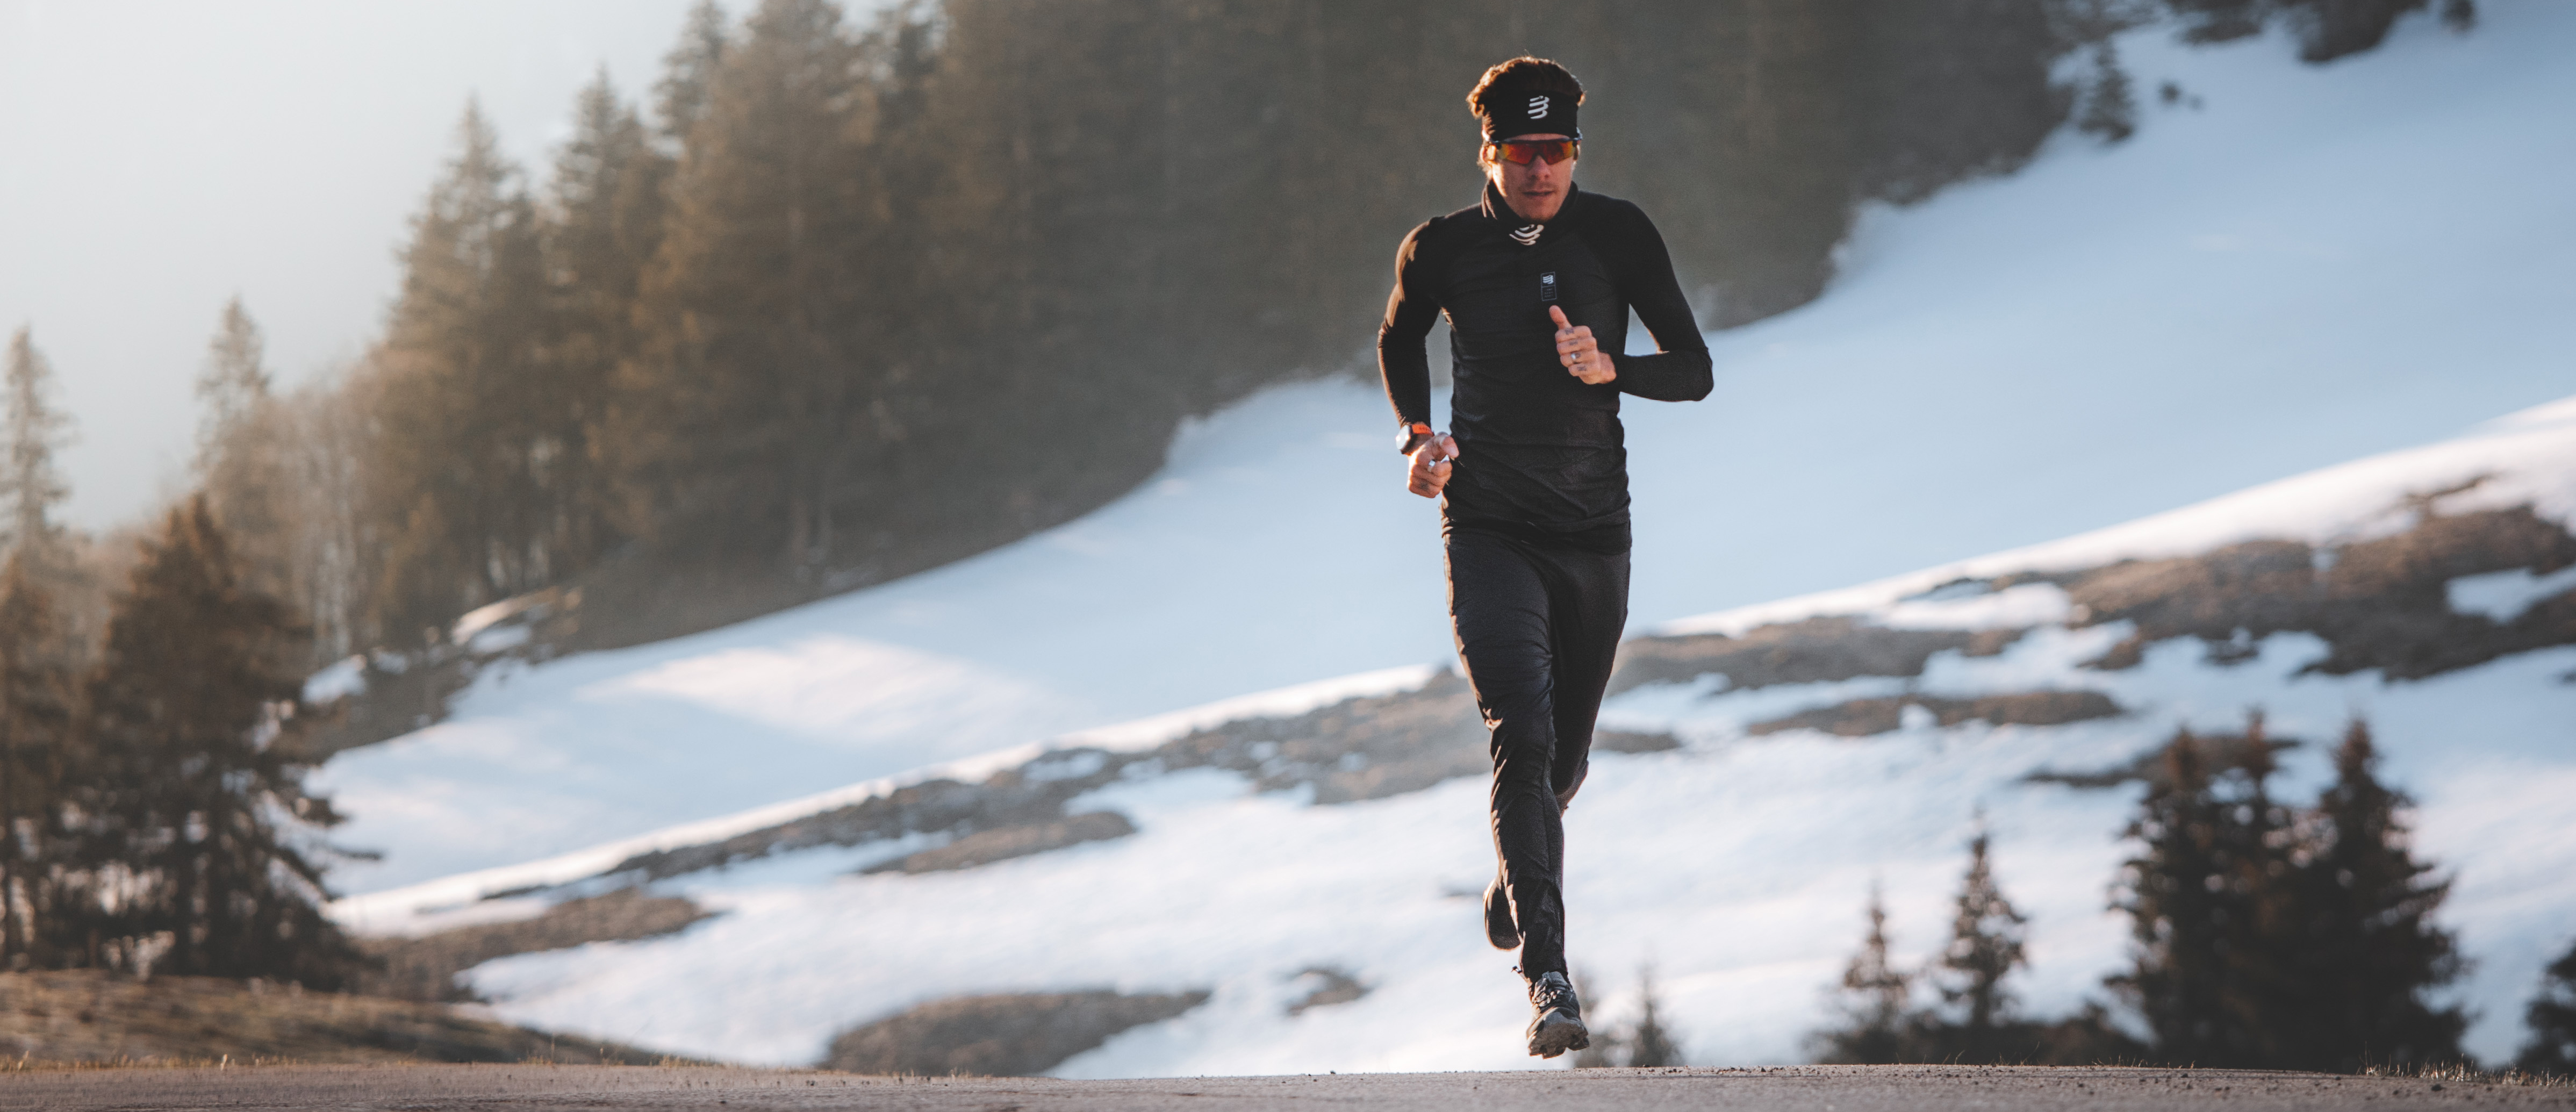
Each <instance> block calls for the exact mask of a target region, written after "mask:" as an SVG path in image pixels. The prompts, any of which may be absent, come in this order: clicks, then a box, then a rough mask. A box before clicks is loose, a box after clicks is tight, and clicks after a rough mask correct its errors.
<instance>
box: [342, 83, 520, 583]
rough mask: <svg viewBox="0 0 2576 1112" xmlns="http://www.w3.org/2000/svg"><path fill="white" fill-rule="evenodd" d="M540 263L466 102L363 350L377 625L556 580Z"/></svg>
mask: <svg viewBox="0 0 2576 1112" xmlns="http://www.w3.org/2000/svg"><path fill="white" fill-rule="evenodd" d="M544 265H545V264H544V256H543V252H542V248H541V241H540V228H539V226H538V222H537V215H536V205H535V202H534V201H533V200H531V199H530V197H529V196H528V193H527V191H526V189H525V188H524V187H523V185H522V184H521V181H520V172H519V169H518V167H517V166H515V165H513V164H512V163H511V162H510V161H509V160H508V159H506V158H504V157H503V156H502V154H501V150H500V139H499V136H498V135H496V134H495V133H494V132H493V130H492V128H491V126H490V125H489V124H488V123H487V122H485V120H484V118H483V114H482V111H481V110H480V109H479V108H478V107H476V106H474V105H472V104H468V105H467V106H466V110H465V116H464V119H463V120H462V122H460V123H459V124H458V127H457V154H456V157H455V159H454V160H453V161H451V162H450V163H449V164H448V168H447V173H446V175H445V176H444V177H443V178H442V180H441V181H440V182H439V183H438V185H437V186H436V187H435V188H434V189H432V190H431V192H430V197H429V202H428V204H427V205H426V206H424V208H423V210H422V212H421V213H420V215H419V216H418V217H416V218H415V219H414V221H413V228H412V241H411V244H410V246H409V247H408V248H407V249H406V250H405V252H404V255H403V288H402V295H401V297H400V299H399V300H397V301H396V303H395V306H394V312H393V319H392V321H391V324H390V326H389V328H388V329H387V334H386V337H385V340H384V344H383V346H382V348H381V349H380V350H379V351H378V352H377V353H376V356H375V363H376V366H375V369H374V370H375V375H376V377H377V379H378V381H377V383H376V384H375V389H374V395H375V397H374V401H375V403H376V416H375V426H374V427H375V430H376V431H375V434H374V436H373V440H372V443H371V445H370V447H371V449H372V455H373V458H372V460H371V462H370V465H369V467H368V468H367V471H368V475H369V477H370V485H371V486H372V487H373V488H374V489H373V491H372V492H371V494H370V495H369V498H368V501H369V502H370V503H371V504H372V506H373V507H374V508H375V510H376V513H377V515H378V521H377V529H378V530H379V535H380V536H381V537H382V538H383V540H382V541H381V542H380V543H382V544H383V545H384V547H385V548H386V549H387V550H389V551H392V552H397V553H400V554H401V555H402V556H403V559H402V560H400V561H399V562H388V563H387V564H386V565H385V567H384V570H383V578H382V579H381V581H380V582H379V584H378V587H377V591H376V594H377V597H376V599H375V610H376V614H377V619H378V620H377V623H376V624H377V625H378V626H379V627H380V628H384V629H387V630H396V631H408V630H412V629H420V628H429V627H439V626H443V625H445V624H446V622H447V620H448V619H450V618H453V617H454V616H455V615H457V614H458V613H461V612H463V611H465V610H467V609H470V608H472V607H475V606H480V605H482V604H484V603H487V602H491V601H494V600H496V599H501V598H507V597H509V596H512V595H516V594H521V593H524V592H526V591H529V590H532V589H535V588H537V587H541V586H545V585H547V584H548V583H551V582H553V581H554V580H555V578H556V577H557V576H558V575H559V574H561V573H562V572H564V571H566V570H568V567H567V565H568V564H569V563H571V560H570V559H569V555H570V554H568V553H567V552H566V551H565V550H564V546H563V544H562V541H561V536H562V533H561V530H560V529H559V528H558V526H559V525H561V524H562V523H561V521H560V520H559V518H558V515H557V514H556V512H555V510H556V498H555V491H554V489H553V487H554V484H555V482H556V480H557V479H558V478H559V477H560V476H559V472H558V471H557V469H556V468H555V467H554V464H555V462H556V461H557V460H558V459H559V458H560V457H561V455H562V453H563V452H564V450H565V445H563V444H562V443H560V441H559V440H558V439H557V438H556V435H555V433H556V432H557V431H558V430H556V429H554V428H552V427H550V421H549V417H550V416H551V415H550V414H549V413H548V412H547V406H546V404H545V401H546V398H547V396H548V395H549V394H550V393H552V392H553V389H552V388H553V382H552V378H551V372H552V371H553V370H554V368H553V367H551V366H550V365H549V364H548V363H547V361H546V359H545V349H546V342H547V339H548V327H549V325H550V323H551V321H550V317H549V314H548V312H547V303H548V299H547V297H546V281H545V269H544ZM422 529H429V530H433V531H431V532H421V531H419V530H422Z"/></svg>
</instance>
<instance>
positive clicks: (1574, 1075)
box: [0, 1065, 2576, 1112]
mask: <svg viewBox="0 0 2576 1112" xmlns="http://www.w3.org/2000/svg"><path fill="white" fill-rule="evenodd" d="M1211 1099H1213V1100H1214V1101H1216V1102H1221V1103H1215V1104H1212V1103H1211ZM1326 1106H1330V1107H1332V1108H1335V1109H1353V1108H1357V1109H1372V1108H1384V1109H1415V1108H1459V1107H1474V1108H1477V1109H1480V1110H1483V1109H1495V1110H1510V1109H1533V1110H1542V1109H1543V1110H1547V1112H1561V1110H1567V1109H1592V1108H1618V1109H1623V1110H1624V1109H1660V1108H1671V1109H1681V1108H1692V1109H1707V1108H1714V1109H1766V1110H1767V1109H1796V1110H1814V1112H1882V1110H1884V1112H1900V1110H1903V1112H1913V1110H1918V1109H1952V1108H1955V1109H1969V1108H1977V1109H1987V1110H1994V1112H2013V1110H2016V1109H2059V1108H2081V1109H2085V1110H2087V1112H2094V1110H2100V1112H2116V1110H2128V1109H2140V1110H2144V1109H2188V1108H2201V1107H2209V1108H2219V1107H2224V1108H2227V1109H2229V1110H2231V1112H2257V1110H2271V1109H2301V1110H2305V1109H2354V1108H2367V1109H2370V1110H2372V1112H2395V1110H2401V1109H2410V1108H2469V1107H2476V1108H2508V1109H2519V1108H2534V1109H2576V1086H2570V1085H2563V1084H2562V1085H2556V1086H2547V1087H2542V1086H2514V1085H2498V1084H2491V1083H2483V1082H2475V1081H2459V1080H2448V1081H2432V1080H2414V1079H2390V1078H2367V1077H2333V1076H2324V1075H2319V1074H2299V1073H2240V1072H2229V1071H2223V1070H2161V1069H2097V1068H2046V1067H2012V1068H1980V1067H1941V1066H1806V1067H1781V1068H1772V1069H1742V1070H1715V1069H1693V1070H1583V1071H1580V1072H1569V1071H1561V1070H1546V1071H1533V1072H1526V1073H1440V1074H1353V1075H1348V1076H1333V1075H1327V1076H1322V1077H1305V1076H1291V1077H1226V1078H1156V1079H1147V1080H1137V1081H1056V1080H1050V1079H1045V1078H908V1079H907V1078H891V1077H862V1076H857V1075H852V1074H838V1073H816V1072H808V1071H773V1070H742V1069H712V1068H698V1067H656V1066H626V1067H618V1066H542V1065H511V1066H448V1065H423V1066H264V1067H255V1068H233V1069H173V1068H152V1067H143V1068H134V1069H93V1070H69V1071H36V1072H24V1073H10V1074H6V1075H0V1109H20V1108H31V1109H32V1108H43V1109H91V1108H95V1109H133V1110H143V1109H152V1110H160V1109H213V1108H222V1109H228V1110H249V1109H323V1108H330V1109H350V1108H354V1109H388V1110H392V1109H399V1110H401V1112H436V1110H443V1109H473V1110H475V1112H493V1110H499V1109H512V1108H556V1109H559V1108H576V1107H577V1108H585V1109H625V1108H633V1109H661V1108H706V1109H722V1110H723V1112H752V1110H756V1109H769V1108H796V1109H837V1108H903V1109H925V1110H941V1109H1006V1108H1007V1109H1023V1110H1031V1112H1034V1110H1038V1109H1102V1110H1110V1109H1149V1110H1150V1109H1175V1108H1190V1109H1207V1108H1211V1107H1220V1108H1225V1109H1240V1108H1288V1107H1303V1108H1321V1107H1326Z"/></svg>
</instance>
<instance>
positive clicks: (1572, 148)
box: [1486, 139, 1583, 166]
mask: <svg viewBox="0 0 2576 1112" xmlns="http://www.w3.org/2000/svg"><path fill="white" fill-rule="evenodd" d="M1486 145H1487V146H1491V147H1494V148H1497V149H1496V152H1495V153H1497V154H1500V155H1502V156H1503V161H1505V162H1509V163H1511V164H1512V165H1515V166H1527V165H1529V164H1530V160H1531V159H1534V158H1544V159H1546V160H1547V164H1548V165H1550V166H1554V165H1556V164H1557V163H1559V162H1563V161H1565V160H1566V159H1569V158H1573V157H1574V156H1575V155H1576V154H1578V153H1580V152H1581V151H1582V149H1583V140H1580V139H1503V140H1498V141H1496V142H1493V143H1489V144H1486Z"/></svg>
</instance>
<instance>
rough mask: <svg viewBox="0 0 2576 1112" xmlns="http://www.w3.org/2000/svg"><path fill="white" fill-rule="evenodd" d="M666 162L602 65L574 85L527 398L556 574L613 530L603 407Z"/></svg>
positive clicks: (581, 562)
mask: <svg viewBox="0 0 2576 1112" xmlns="http://www.w3.org/2000/svg"><path fill="white" fill-rule="evenodd" d="M669 177H670V162H669V160H668V159H666V158H665V157H664V156H663V155H662V154H661V153H660V152H659V151H656V150H655V149H654V148H653V145H652V143H651V141H650V139H649V137H648V135H647V134H646V132H645V128H644V124H643V122H642V121H641V120H639V119H638V118H637V117H636V115H635V111H634V109H632V108H631V107H628V106H627V105H626V104H625V103H624V102H623V101H621V100H619V99H618V97H617V91H616V89H615V88H614V87H613V86H611V85H610V84H609V81H608V73H607V71H606V70H602V71H601V72H600V73H599V76H598V77H597V78H596V79H594V80H593V81H592V82H591V84H590V85H589V86H588V87H586V88H584V89H583V90H582V92H581V96H580V99H579V101H578V103H577V105H576V107H575V111H574V130H573V138H572V141H571V142H570V143H567V144H566V145H565V146H564V148H563V150H562V152H561V153H560V154H559V155H558V156H557V158H556V161H555V170H554V181H553V183H552V185H551V186H550V188H549V190H548V193H549V200H550V204H549V206H548V211H547V224H546V235H545V252H546V275H547V283H548V287H549V293H550V295H551V297H552V309H553V314H554V320H553V323H552V334H551V337H550V340H549V343H548V345H547V352H546V361H547V364H548V370H547V374H546V376H545V379H546V389H545V391H544V393H543V394H542V396H541V397H540V398H538V399H537V400H536V403H535V404H536V405H537V406H538V408H539V411H540V418H539V420H540V423H541V425H542V426H543V429H544V435H545V436H546V437H547V442H548V443H549V444H552V445H559V447H557V448H555V449H554V450H553V451H552V452H551V454H550V457H549V460H550V462H549V464H548V468H549V471H550V472H551V473H550V474H548V475H546V476H544V479H545V481H544V483H543V485H544V487H545V489H546V491H547V492H548V496H549V497H550V499H551V502H552V508H551V513H552V515H553V519H554V521H555V523H556V527H555V535H554V537H553V538H552V543H553V545H554V546H555V547H557V548H558V549H560V550H561V551H562V553H563V560H562V568H561V572H560V574H569V573H572V572H576V571H578V570H580V569H581V568H584V567H586V566H588V565H589V564H590V563H591V562H592V561H593V560H594V559H595V558H596V557H597V555H598V553H599V551H600V550H601V549H602V548H604V547H605V546H606V545H607V544H608V543H609V542H610V539H611V537H612V533H613V530H614V527H613V526H612V524H611V519H612V517H613V515H614V511H615V498H614V494H613V487H612V484H611V482H610V480H609V477H610V475H611V474H613V473H614V471H615V469H616V464H615V461H614V458H613V457H614V454H615V444H614V440H613V437H612V435H611V433H610V417H609V415H610V410H611V407H612V405H613V394H614V391H615V389H616V383H617V376H618V371H619V368H620V367H621V366H622V365H624V364H626V363H628V362H631V361H632V360H633V359H634V357H635V355H636V352H637V349H638V339H639V335H640V334H639V332H638V330H637V327H636V320H635V314H636V311H637V297H638V294H639V292H640V290H641V288H642V280H643V274H644V270H645V268H646V267H647V266H648V265H649V264H650V263H651V261H652V258H653V255H654V253H655V252H656V251H657V250H659V248H660V246H661V241H662V220H663V208H664V203H663V202H664V193H665V191H666V189H667V188H668V182H669Z"/></svg>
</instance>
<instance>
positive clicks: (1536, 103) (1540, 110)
mask: <svg viewBox="0 0 2576 1112" xmlns="http://www.w3.org/2000/svg"><path fill="white" fill-rule="evenodd" d="M1530 118H1531V119H1533V120H1544V119H1546V118H1547V98H1546V97H1531V98H1530Z"/></svg>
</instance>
